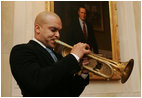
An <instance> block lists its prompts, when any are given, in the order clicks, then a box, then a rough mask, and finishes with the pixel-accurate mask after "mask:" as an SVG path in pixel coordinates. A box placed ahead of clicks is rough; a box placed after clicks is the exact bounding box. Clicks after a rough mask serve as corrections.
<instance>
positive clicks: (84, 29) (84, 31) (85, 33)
mask: <svg viewBox="0 0 142 98" xmlns="http://www.w3.org/2000/svg"><path fill="white" fill-rule="evenodd" d="M82 23H83V35H84V38H85V40H86V41H87V32H86V27H85V22H84V21H83V22H82Z"/></svg>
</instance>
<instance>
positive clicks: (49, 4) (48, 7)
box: [45, 1, 54, 12]
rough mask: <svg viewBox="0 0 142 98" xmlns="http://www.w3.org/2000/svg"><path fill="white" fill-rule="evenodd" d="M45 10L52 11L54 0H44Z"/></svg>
mask: <svg viewBox="0 0 142 98" xmlns="http://www.w3.org/2000/svg"><path fill="white" fill-rule="evenodd" d="M45 10H46V11H50V12H54V1H46V2H45Z"/></svg>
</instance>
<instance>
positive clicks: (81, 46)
mask: <svg viewBox="0 0 142 98" xmlns="http://www.w3.org/2000/svg"><path fill="white" fill-rule="evenodd" d="M89 49H90V46H89V45H88V44H85V43H80V42H79V43H77V44H76V45H74V46H73V48H72V50H71V53H73V54H75V55H77V56H78V57H79V59H81V58H82V57H83V56H84V55H85V54H88V53H90V50H89Z"/></svg>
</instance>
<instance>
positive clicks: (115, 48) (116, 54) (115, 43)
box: [45, 1, 120, 80]
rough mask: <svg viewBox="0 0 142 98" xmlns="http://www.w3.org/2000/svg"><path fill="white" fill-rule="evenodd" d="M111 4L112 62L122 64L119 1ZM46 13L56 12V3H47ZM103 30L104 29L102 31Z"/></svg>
mask: <svg viewBox="0 0 142 98" xmlns="http://www.w3.org/2000/svg"><path fill="white" fill-rule="evenodd" d="M108 2H109V16H110V30H111V45H112V60H114V61H117V62H120V48H119V39H118V22H117V7H116V3H117V1H108ZM45 5H46V8H45V9H46V11H51V12H54V1H46V2H45ZM101 30H103V29H101ZM91 79H93V80H94V79H95V80H104V78H101V77H99V76H96V75H95V76H92V77H91ZM119 79H120V76H117V75H116V74H114V75H113V77H112V80H119Z"/></svg>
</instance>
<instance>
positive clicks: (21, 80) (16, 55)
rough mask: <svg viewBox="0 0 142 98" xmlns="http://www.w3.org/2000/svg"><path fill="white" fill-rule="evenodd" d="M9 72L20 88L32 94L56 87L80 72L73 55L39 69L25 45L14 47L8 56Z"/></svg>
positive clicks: (33, 56)
mask: <svg viewBox="0 0 142 98" xmlns="http://www.w3.org/2000/svg"><path fill="white" fill-rule="evenodd" d="M10 65H11V71H12V74H13V76H14V78H15V79H16V81H17V83H18V84H19V85H20V87H21V88H24V89H26V90H27V91H30V92H31V91H33V92H34V93H36V92H37V93H40V92H42V91H44V90H45V89H47V88H48V89H50V88H53V87H56V84H57V85H58V83H60V81H61V80H62V79H63V78H64V77H67V76H68V75H71V74H74V73H75V72H78V71H79V70H80V66H79V64H78V62H77V60H76V59H75V58H74V57H73V55H71V54H69V55H67V56H66V57H64V58H63V59H61V60H60V61H59V62H57V63H54V64H51V65H48V66H47V67H45V68H41V66H40V65H39V63H38V59H37V57H36V55H35V54H34V53H33V51H32V50H30V49H29V48H28V47H26V45H20V46H15V47H14V48H13V49H12V51H11V54H10Z"/></svg>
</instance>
